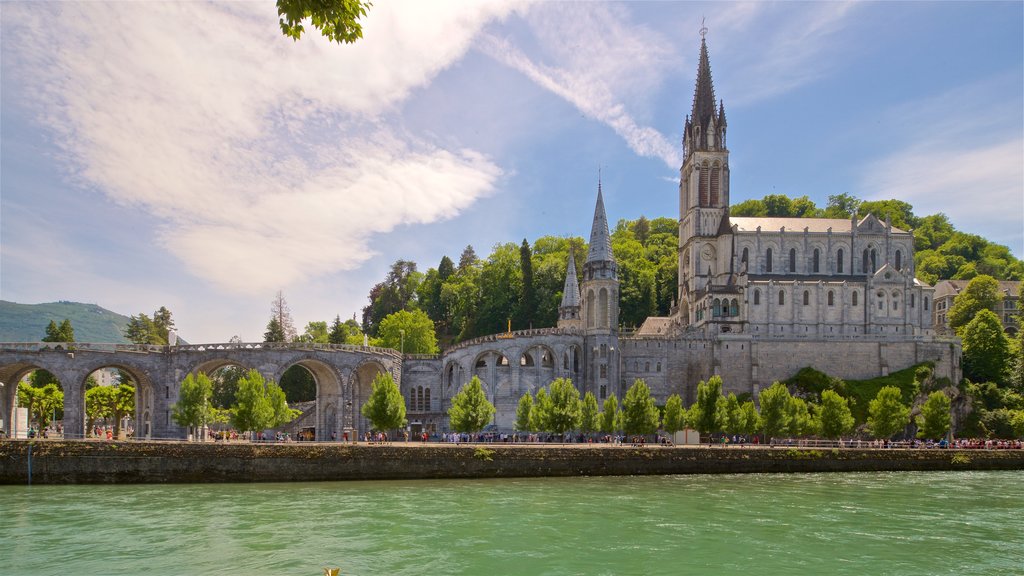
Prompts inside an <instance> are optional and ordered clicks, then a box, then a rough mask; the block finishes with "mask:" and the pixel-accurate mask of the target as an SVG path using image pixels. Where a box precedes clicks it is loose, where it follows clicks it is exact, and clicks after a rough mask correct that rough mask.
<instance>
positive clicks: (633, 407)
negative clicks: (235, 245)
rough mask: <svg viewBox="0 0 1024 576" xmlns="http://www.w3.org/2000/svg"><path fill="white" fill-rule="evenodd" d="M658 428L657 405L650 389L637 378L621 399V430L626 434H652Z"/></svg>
mask: <svg viewBox="0 0 1024 576" xmlns="http://www.w3.org/2000/svg"><path fill="white" fill-rule="evenodd" d="M657 429H658V407H657V406H655V405H654V398H651V389H650V388H648V387H647V382H644V380H643V379H642V378H637V379H636V380H635V381H634V382H633V385H632V386H630V387H629V390H627V391H626V396H625V398H623V399H622V430H623V432H625V433H626V434H653V433H654V432H655V431H656V430H657Z"/></svg>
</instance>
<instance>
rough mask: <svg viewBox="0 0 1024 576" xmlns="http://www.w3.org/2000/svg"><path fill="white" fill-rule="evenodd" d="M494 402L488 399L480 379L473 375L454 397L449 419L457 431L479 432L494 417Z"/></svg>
mask: <svg viewBox="0 0 1024 576" xmlns="http://www.w3.org/2000/svg"><path fill="white" fill-rule="evenodd" d="M494 412H495V410H494V404H491V403H490V401H488V400H487V396H486V395H485V394H484V389H483V386H481V385H480V379H479V378H477V377H476V376H473V379H472V380H470V381H469V384H466V385H465V386H463V387H462V390H459V393H458V394H456V395H455V397H454V398H452V407H451V408H449V409H448V419H449V421H450V422H451V425H452V430H455V431H456V432H479V431H480V430H483V428H484V426H486V425H487V424H489V423H490V422H491V418H493V417H494Z"/></svg>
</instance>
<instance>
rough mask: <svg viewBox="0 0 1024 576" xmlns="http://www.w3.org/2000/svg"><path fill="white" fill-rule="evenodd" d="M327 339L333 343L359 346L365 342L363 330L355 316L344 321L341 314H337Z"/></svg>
mask: <svg viewBox="0 0 1024 576" xmlns="http://www.w3.org/2000/svg"><path fill="white" fill-rule="evenodd" d="M327 341H328V342H330V343H331V344H349V345H352V346H359V345H360V344H362V343H363V331H362V329H361V328H360V327H359V322H356V320H355V318H351V319H349V320H346V321H344V322H342V321H341V316H335V317H334V321H333V322H332V323H331V331H330V333H329V334H328V335H327Z"/></svg>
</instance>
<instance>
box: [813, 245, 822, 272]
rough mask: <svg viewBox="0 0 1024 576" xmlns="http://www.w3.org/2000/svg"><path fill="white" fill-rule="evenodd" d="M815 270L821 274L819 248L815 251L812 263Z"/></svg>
mask: <svg viewBox="0 0 1024 576" xmlns="http://www.w3.org/2000/svg"><path fill="white" fill-rule="evenodd" d="M811 265H812V266H813V269H814V273H815V274H817V273H818V272H821V252H819V251H818V249H817V248H815V249H814V261H813V262H812V263H811Z"/></svg>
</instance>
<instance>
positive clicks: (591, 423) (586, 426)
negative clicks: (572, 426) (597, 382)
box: [580, 392, 601, 434]
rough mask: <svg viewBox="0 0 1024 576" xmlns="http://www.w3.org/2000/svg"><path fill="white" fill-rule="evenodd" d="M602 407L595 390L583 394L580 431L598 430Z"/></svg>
mask: <svg viewBox="0 0 1024 576" xmlns="http://www.w3.org/2000/svg"><path fill="white" fill-rule="evenodd" d="M600 417H601V409H600V408H599V407H598V405H597V398H595V397H594V393H593V392H587V393H586V394H585V395H584V396H583V403H582V404H581V405H580V432H583V433H584V434H591V433H594V432H597V431H598V429H599V427H600V422H599V420H600Z"/></svg>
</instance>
